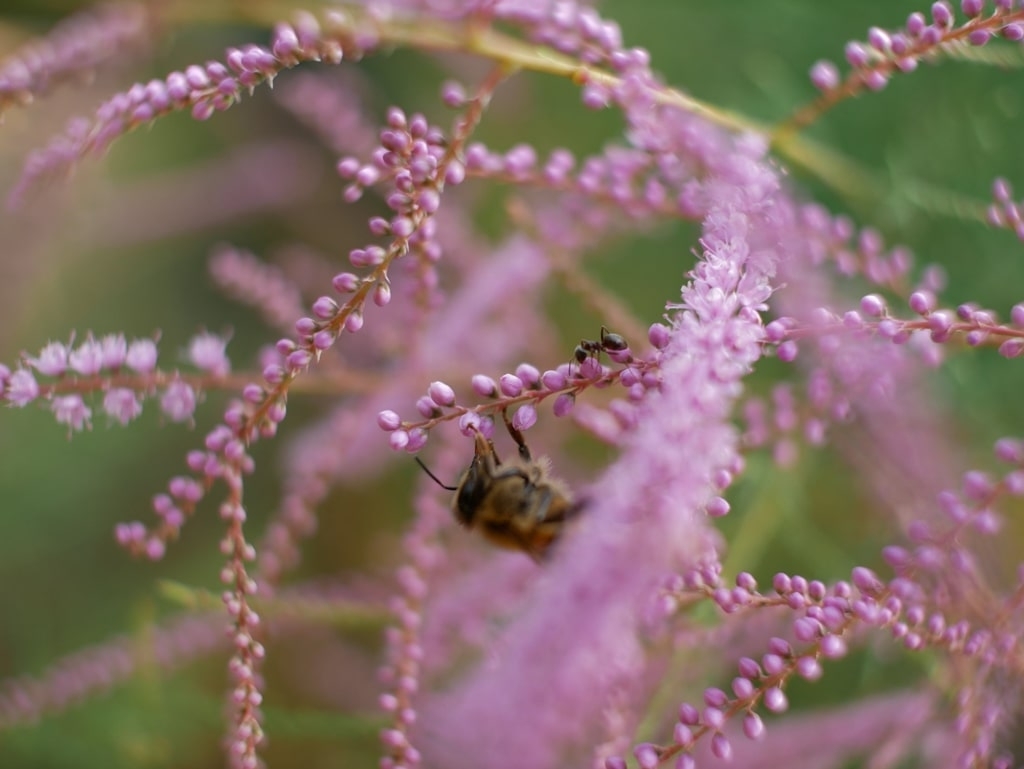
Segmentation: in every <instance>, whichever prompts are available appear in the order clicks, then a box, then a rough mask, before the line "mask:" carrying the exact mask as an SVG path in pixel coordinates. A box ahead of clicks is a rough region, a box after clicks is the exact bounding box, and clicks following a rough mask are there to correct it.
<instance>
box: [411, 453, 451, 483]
mask: <svg viewBox="0 0 1024 769" xmlns="http://www.w3.org/2000/svg"><path fill="white" fill-rule="evenodd" d="M413 459H415V460H416V464H418V465H419V466H420V467H422V468H423V472H425V473H426V474H427V475H429V476H430V477H431V478H432V479H433V480H434V483H436V484H437V485H438V486H440V487H441V488H442V489H445V490H446V491H458V490H459V487H458V486H445V485H444V484H443V483H441V481H440V479H438V477H437V476H436V475H434V474H433V473H432V472H430V468H428V467H427V466H426V465H425V464H423V460H422V459H420V458H419V457H413Z"/></svg>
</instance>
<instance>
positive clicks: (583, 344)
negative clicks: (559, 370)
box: [572, 326, 631, 365]
mask: <svg viewBox="0 0 1024 769" xmlns="http://www.w3.org/2000/svg"><path fill="white" fill-rule="evenodd" d="M628 349H629V343H628V342H626V340H625V338H624V337H623V336H622V335H621V334H614V333H612V332H610V331H609V330H608V328H607V327H606V326H601V339H600V340H598V341H594V340H593V339H581V340H580V343H579V344H578V345H576V349H575V350H573V353H572V357H573V358H574V359H575V360H576V363H577V364H578V365H582V364H583V362H584V361H585V360H586V359H587V358H597V357H599V356H600V354H601V353H602V352H606V353H608V354H609V355H610V356H611V357H612V360H615V359H616V356H615V355H613V353H619V352H624V351H626V350H628ZM629 357H631V356H629ZM620 362H628V360H627V361H620Z"/></svg>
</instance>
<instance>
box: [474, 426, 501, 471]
mask: <svg viewBox="0 0 1024 769" xmlns="http://www.w3.org/2000/svg"><path fill="white" fill-rule="evenodd" d="M472 430H473V440H474V451H473V462H474V464H475V463H477V462H483V463H485V464H486V465H487V467H488V468H489V470H488V472H489V474H490V475H493V474H494V470H495V468H498V467H500V466H501V460H500V459H498V452H497V451H495V450H494V441H491V440H488V439H487V438H485V437H484V434H483V433H482V432H480V431H479V430H477V429H476V428H475V427H474V428H472Z"/></svg>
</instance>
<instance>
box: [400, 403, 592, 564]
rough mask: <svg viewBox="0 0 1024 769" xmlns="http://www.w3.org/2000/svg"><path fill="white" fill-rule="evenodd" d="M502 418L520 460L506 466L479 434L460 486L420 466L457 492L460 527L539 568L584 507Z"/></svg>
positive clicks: (504, 415) (455, 503)
mask: <svg viewBox="0 0 1024 769" xmlns="http://www.w3.org/2000/svg"><path fill="white" fill-rule="evenodd" d="M501 416H502V419H503V420H504V422H505V427H506V428H507V429H508V432H509V435H511V436H512V440H514V441H515V442H516V445H517V446H518V447H519V456H518V457H517V458H516V459H512V460H509V461H508V462H504V463H503V462H502V461H501V460H500V459H498V454H497V452H496V451H495V450H494V443H493V442H491V441H489V440H488V439H487V438H485V437H484V436H483V434H482V433H480V431H478V430H477V431H475V434H474V453H473V460H472V461H471V462H470V463H469V468H467V470H466V472H464V473H463V474H462V478H461V479H459V483H458V485H457V486H446V485H444V484H443V483H441V482H440V481H439V480H438V479H437V478H436V477H435V476H434V474H433V473H431V472H430V471H429V470H427V468H426V466H425V465H423V463H422V462H420V466H421V467H423V469H424V470H426V471H427V473H428V474H429V475H430V477H431V478H433V479H434V480H435V481H436V482H437V483H438V484H439V485H440V486H442V487H443V488H445V489H448V490H449V491H454V492H455V496H454V497H453V498H452V512H453V513H454V514H455V519H456V520H457V521H458V522H459V523H460V524H462V525H463V526H464V527H465V528H467V529H477V530H478V531H480V533H481V534H482V535H483V536H484V538H485V539H487V540H488V541H489V542H491V544H494V545H497V546H498V547H504V548H508V549H511V550H522V551H523V552H525V553H526V554H528V555H529V556H530V557H531V558H533V559H534V560H535V561H538V562H539V561H541V560H543V559H544V558H545V557H547V555H548V553H549V552H550V550H551V547H552V545H554V543H555V542H557V541H558V539H559V537H561V535H562V532H563V531H564V529H565V527H566V524H567V523H568V522H569V521H570V520H572V519H573V518H574V517H575V516H576V515H578V514H579V513H580V512H581V510H582V509H583V503H582V501H579V500H574V499H573V497H572V494H571V492H570V491H569V489H568V488H567V487H566V486H565V484H563V483H562V482H561V481H559V480H558V479H556V478H553V477H551V475H550V466H549V462H548V460H547V458H546V457H542V458H540V459H533V457H532V456H531V455H530V449H529V448H528V447H527V445H526V441H524V440H523V435H522V433H521V432H520V431H519V430H517V429H516V428H515V427H514V426H513V425H512V423H511V422H510V421H509V419H508V414H507V413H506V412H505V411H504V410H503V411H502V414H501ZM417 461H419V460H417Z"/></svg>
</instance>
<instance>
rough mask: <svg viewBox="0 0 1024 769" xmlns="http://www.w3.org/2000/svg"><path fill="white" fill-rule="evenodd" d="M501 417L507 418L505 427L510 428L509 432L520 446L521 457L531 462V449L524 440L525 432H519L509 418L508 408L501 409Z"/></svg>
mask: <svg viewBox="0 0 1024 769" xmlns="http://www.w3.org/2000/svg"><path fill="white" fill-rule="evenodd" d="M501 418H502V419H503V420H505V429H507V430H508V434H509V435H511V436H512V440H514V441H515V442H516V446H518V447H519V457H520V459H522V460H523V461H524V462H529V461H530V459H531V457H530V449H528V448H527V446H526V441H525V440H523V434H522V433H521V432H519V431H518V430H517V429H516V428H515V427H514V426H513V425H512V421H511V420H510V419H509V418H508V409H502V410H501Z"/></svg>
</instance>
